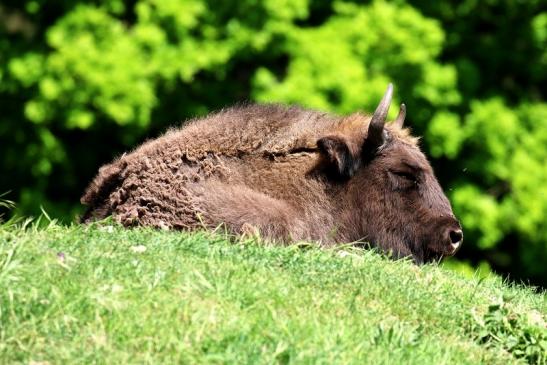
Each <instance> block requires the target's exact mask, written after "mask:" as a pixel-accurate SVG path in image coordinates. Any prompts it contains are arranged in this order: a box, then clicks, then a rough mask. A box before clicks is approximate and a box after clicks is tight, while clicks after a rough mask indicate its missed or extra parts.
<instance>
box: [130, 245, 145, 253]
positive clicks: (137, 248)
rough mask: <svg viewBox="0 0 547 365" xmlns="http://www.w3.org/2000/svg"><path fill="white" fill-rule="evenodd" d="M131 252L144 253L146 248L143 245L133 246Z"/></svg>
mask: <svg viewBox="0 0 547 365" xmlns="http://www.w3.org/2000/svg"><path fill="white" fill-rule="evenodd" d="M131 251H133V252H135V253H143V252H145V251H146V246H143V245H137V246H131Z"/></svg>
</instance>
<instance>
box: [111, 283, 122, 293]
mask: <svg viewBox="0 0 547 365" xmlns="http://www.w3.org/2000/svg"><path fill="white" fill-rule="evenodd" d="M121 291H123V286H121V285H119V284H113V285H112V293H114V294H116V293H119V292H121Z"/></svg>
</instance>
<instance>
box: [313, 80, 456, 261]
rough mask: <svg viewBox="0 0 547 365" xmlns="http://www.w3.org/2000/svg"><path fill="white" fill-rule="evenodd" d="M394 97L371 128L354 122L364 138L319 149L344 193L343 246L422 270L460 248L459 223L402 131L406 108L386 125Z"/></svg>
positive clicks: (333, 140) (324, 141) (351, 136)
mask: <svg viewBox="0 0 547 365" xmlns="http://www.w3.org/2000/svg"><path fill="white" fill-rule="evenodd" d="M392 89H393V88H392V86H391V85H389V87H388V89H387V91H386V93H385V95H384V97H383V99H382V101H381V102H380V104H379V105H378V108H377V109H376V111H375V113H374V115H373V116H372V118H371V119H370V121H369V123H366V122H365V123H363V119H362V118H355V120H357V122H355V120H354V121H350V123H349V124H353V125H355V123H361V127H360V132H359V133H354V132H347V131H344V130H341V132H340V133H339V134H334V135H329V136H327V137H324V138H321V139H320V140H319V141H318V146H319V148H320V149H321V150H322V151H323V153H324V154H325V156H326V157H327V158H326V161H327V165H328V166H329V168H328V174H329V175H330V176H331V177H334V178H335V180H337V181H336V182H335V183H334V184H335V185H336V186H338V187H339V189H338V190H339V191H340V192H343V193H341V196H342V197H343V198H341V199H340V201H339V202H338V203H339V212H340V219H341V221H342V222H343V223H342V224H343V225H344V227H341V229H343V230H344V231H345V232H348V233H349V234H347V233H346V238H350V239H361V240H365V241H367V242H370V243H372V244H374V245H376V246H378V247H380V248H381V249H383V250H384V251H391V252H392V253H393V254H394V255H395V256H397V257H401V256H409V255H411V256H412V257H413V258H414V260H415V261H416V262H418V263H422V262H427V261H431V260H434V259H438V258H441V257H443V256H451V255H453V254H454V253H455V252H456V251H457V250H458V249H459V247H460V246H461V244H462V241H463V234H462V230H461V226H460V223H459V222H458V220H457V219H456V217H455V216H454V214H453V213H452V208H451V206H450V202H449V201H448V199H447V198H446V196H445V195H444V193H443V191H442V189H441V187H440V185H439V183H438V181H437V179H436V178H435V175H434V173H433V170H432V168H431V165H430V164H429V162H428V161H427V159H426V157H425V156H424V154H423V153H422V152H421V151H420V149H419V147H418V146H417V144H416V139H415V138H412V137H410V136H409V135H408V131H407V130H405V129H403V128H402V127H403V122H404V118H405V114H406V111H405V106H404V104H403V105H401V109H400V112H399V115H398V116H397V118H396V120H395V121H394V122H393V123H389V124H387V125H386V123H385V121H386V116H387V112H388V109H389V105H390V103H391V96H392ZM359 120H360V122H359ZM352 129H353V130H354V128H346V130H348V131H349V130H352Z"/></svg>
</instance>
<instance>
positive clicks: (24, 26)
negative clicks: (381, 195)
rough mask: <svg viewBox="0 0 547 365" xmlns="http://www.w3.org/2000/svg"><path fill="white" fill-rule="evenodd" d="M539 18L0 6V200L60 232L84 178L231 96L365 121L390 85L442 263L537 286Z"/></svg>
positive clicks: (542, 22) (147, 2) (444, 12)
mask: <svg viewBox="0 0 547 365" xmlns="http://www.w3.org/2000/svg"><path fill="white" fill-rule="evenodd" d="M546 8H547V4H546V3H545V2H544V1H540V0H499V1H498V0H484V1H479V0H463V1H462V0H454V1H449V0H447V1H429V0H423V1H421V0H407V1H404V0H400V1H389V2H387V1H337V0H322V1H320V0H180V1H175V0H171V1H168V0H103V1H101V0H95V1H78V0H70V1H68V0H67V1H61V0H47V1H46V0H32V1H25V0H13V1H10V0H2V2H0V193H4V192H8V191H9V193H8V194H7V195H5V196H4V198H6V199H10V200H13V201H15V202H16V209H15V213H16V214H20V215H24V216H30V215H34V216H36V215H39V214H40V213H41V209H42V208H43V209H44V210H45V211H46V212H47V213H48V214H49V215H50V216H51V217H54V218H57V219H59V220H61V221H62V222H66V223H70V222H74V221H75V217H76V216H77V215H78V214H79V213H81V212H82V207H81V206H80V204H79V198H80V195H81V194H82V192H83V190H84V188H85V187H86V185H87V183H88V182H89V181H90V179H91V178H92V177H93V176H94V174H95V173H96V172H97V169H98V168H99V167H100V166H101V165H102V164H104V163H107V162H109V161H111V160H112V159H113V158H114V157H115V156H117V155H119V154H121V153H122V152H123V151H127V150H128V149H131V148H133V147H135V146H136V145H137V144H139V143H141V142H142V141H144V140H145V139H148V138H152V137H155V136H158V135H159V134H160V133H162V132H163V131H165V130H166V129H167V128H168V126H173V125H180V123H181V122H183V121H184V120H186V119H187V118H190V117H194V116H200V115H204V114H206V113H208V112H210V111H213V110H216V109H219V108H222V107H224V106H227V105H230V104H233V103H236V102H240V101H245V100H252V101H258V102H282V103H296V104H300V105H304V106H307V107H312V108H318V109H321V110H325V111H331V112H335V113H341V114H343V113H350V112H354V111H358V110H365V111H372V110H374V108H375V106H376V104H377V102H378V100H379V99H380V97H381V96H382V94H383V92H384V90H385V87H386V85H387V84H388V82H393V83H394V85H395V95H396V102H395V103H399V102H402V101H404V102H405V103H406V104H407V108H408V114H407V125H409V126H411V128H412V129H413V131H414V133H415V134H416V135H421V136H423V139H422V147H423V149H424V151H425V152H426V154H427V155H428V156H429V157H430V159H431V161H432V164H433V166H434V168H435V171H436V173H437V175H438V177H439V180H440V182H441V184H442V186H443V187H444V189H445V191H446V193H447V195H448V196H449V197H450V200H451V201H452V204H453V206H454V211H455V212H456V214H457V215H458V216H459V217H460V219H461V220H462V224H463V227H464V232H465V242H464V245H463V249H462V250H461V251H460V253H459V254H458V260H457V261H456V260H451V261H448V262H447V263H446V265H447V266H448V267H452V268H454V269H457V270H460V271H464V272H467V273H473V272H474V271H475V270H476V268H479V273H480V274H481V275H482V274H485V273H488V272H490V271H491V270H492V271H495V272H497V273H499V274H501V275H504V276H506V277H509V278H510V279H511V280H515V281H517V282H521V281H523V282H525V283H531V284H535V285H539V286H542V287H544V288H545V287H546V286H547V103H546V102H545V99H544V97H545V92H546V88H547V9H546ZM394 105H396V104H394ZM397 109H398V108H396V107H393V108H392V111H391V112H392V115H391V116H392V117H393V116H394V115H395V114H396V112H397ZM13 213H14V212H11V214H13Z"/></svg>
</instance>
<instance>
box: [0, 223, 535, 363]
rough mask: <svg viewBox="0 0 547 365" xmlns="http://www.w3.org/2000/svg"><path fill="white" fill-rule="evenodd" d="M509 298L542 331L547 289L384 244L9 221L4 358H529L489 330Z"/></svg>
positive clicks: (3, 274)
mask: <svg viewBox="0 0 547 365" xmlns="http://www.w3.org/2000/svg"><path fill="white" fill-rule="evenodd" d="M45 221H46V222H47V219H46V220H45ZM43 224H44V222H42V225H43ZM502 298H506V299H505V302H504V308H506V309H507V313H509V314H507V316H512V318H517V320H518V321H520V322H519V323H520V324H522V325H523V326H528V327H530V328H532V329H533V331H536V330H537V331H538V332H537V333H538V334H539V335H538V334H536V335H534V336H540V337H538V338H541V335H542V333H543V334H544V330H545V313H546V311H545V309H546V305H545V299H544V296H543V295H542V294H538V293H535V292H534V291H533V290H531V289H529V288H523V287H518V286H514V285H507V284H504V283H503V282H502V280H501V279H499V278H497V277H494V276H491V277H488V278H481V279H479V278H478V277H477V278H474V279H468V278H464V277H463V276H460V275H458V274H457V273H454V272H451V271H447V270H445V269H443V268H440V267H437V266H435V265H428V266H424V267H416V266H414V265H413V264H411V263H410V262H406V261H398V262H393V261H390V260H388V259H385V258H383V257H381V256H380V255H378V254H376V253H374V252H372V251H362V250H358V249H352V248H349V247H346V248H344V249H336V250H324V249H318V248H315V247H313V246H305V247H297V246H291V247H275V246H268V245H265V244H263V243H260V242H256V241H255V240H253V239H248V240H241V241H238V242H237V243H233V242H229V241H228V240H227V238H226V237H224V236H222V235H218V234H210V233H195V234H187V233H179V232H158V231H153V230H147V229H133V230H126V229H122V228H120V227H116V226H110V225H96V226H72V227H62V226H59V225H56V224H55V223H54V222H53V223H48V224H47V227H45V228H44V227H42V228H36V226H35V225H34V224H29V223H27V224H26V228H25V229H22V228H20V227H16V226H14V225H11V226H7V227H4V229H1V228H0V363H17V362H20V363H30V362H32V361H34V362H39V361H45V362H49V363H51V364H54V363H55V364H56V363H74V362H80V363H188V364H196V363H204V364H205V363H207V364H208V363H232V364H245V363H248V364H257V363H258V364H260V363H264V364H271V363H283V364H285V363H295V364H302V363H304V364H308V363H309V364H321V363H323V364H334V363H338V364H350V363H355V364H362V363H370V364H403V363H414V364H462V363H467V364H477V363H485V364H496V363H497V364H507V363H508V362H509V363H512V362H517V361H522V362H523V363H525V360H523V359H527V358H522V359H520V360H518V359H517V358H516V355H515V354H514V353H512V352H510V351H509V350H507V349H506V348H504V347H503V346H504V345H503V344H501V343H497V342H495V341H491V340H490V339H489V337H481V336H482V335H483V334H484V333H482V334H481V333H480V332H481V331H483V330H484V328H486V327H484V326H483V327H484V328H482V327H481V323H482V322H481V321H482V320H483V319H484V318H485V317H484V316H485V315H489V306H490V305H492V304H495V303H499V302H500V301H502ZM507 298H510V299H507ZM490 308H491V307H490ZM504 313H505V312H504ZM486 318H489V317H486ZM500 323H501V322H500ZM483 324H484V323H483ZM494 325H495V323H494ZM528 327H526V328H528ZM488 328H490V327H488ZM494 330H496V331H497V327H495V328H494V329H493V330H491V331H494ZM487 331H490V330H489V329H487ZM542 331H543V332H542ZM492 333H493V334H494V332H492ZM495 333H496V334H498V332H495ZM500 333H501V332H500ZM488 334H489V333H487V335H488ZM481 339H482V342H483V343H481V341H480V340H481ZM528 359H529V358H528Z"/></svg>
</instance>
